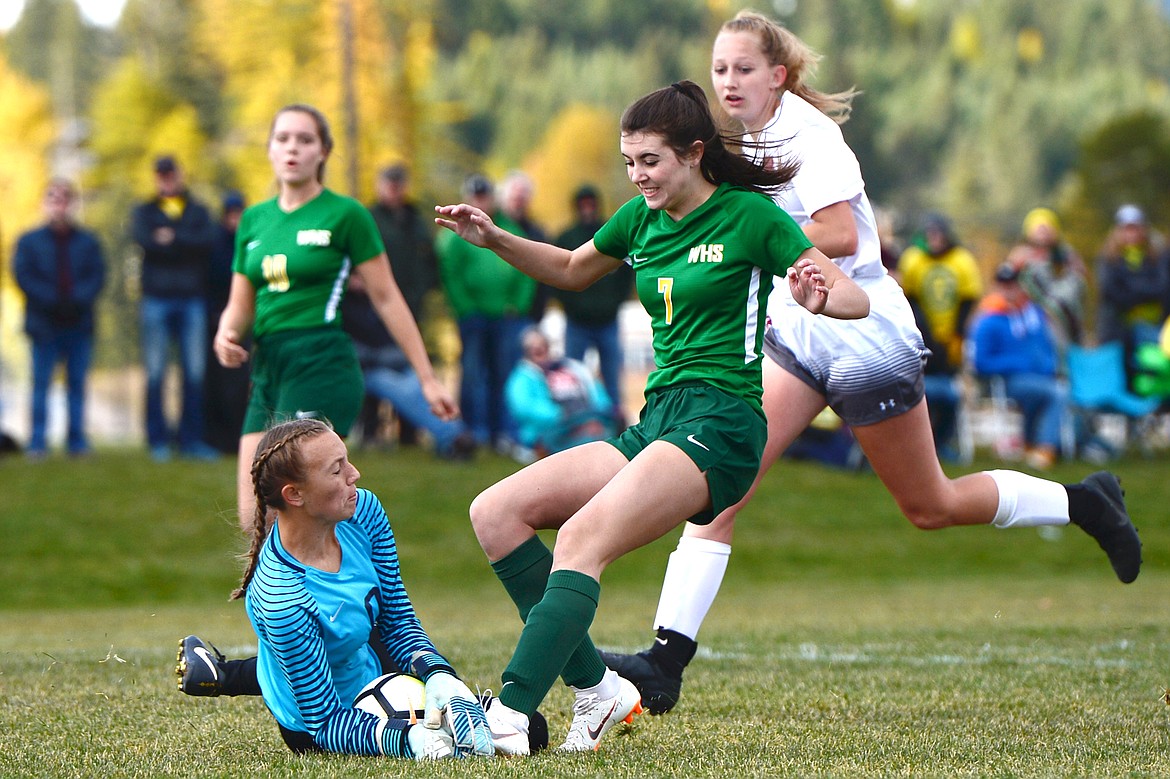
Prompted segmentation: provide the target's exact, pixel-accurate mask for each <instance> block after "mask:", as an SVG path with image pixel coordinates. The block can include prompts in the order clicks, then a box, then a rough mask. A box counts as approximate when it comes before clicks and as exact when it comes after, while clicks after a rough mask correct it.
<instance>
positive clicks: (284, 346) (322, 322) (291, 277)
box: [213, 105, 458, 532]
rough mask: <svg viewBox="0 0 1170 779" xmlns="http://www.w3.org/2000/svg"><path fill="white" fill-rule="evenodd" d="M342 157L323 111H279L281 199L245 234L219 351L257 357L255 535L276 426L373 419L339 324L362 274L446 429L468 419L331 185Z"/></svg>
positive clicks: (357, 215)
mask: <svg viewBox="0 0 1170 779" xmlns="http://www.w3.org/2000/svg"><path fill="white" fill-rule="evenodd" d="M332 150H333V136H332V134H331V133H330V131H329V125H328V123H327V122H326V120H325V117H324V116H322V115H321V113H320V112H319V111H317V110H316V109H315V108H312V107H311V106H306V105H290V106H286V107H285V108H282V109H281V110H280V111H278V112H277V114H276V117H275V119H273V122H272V128H271V131H270V133H269V138H268V160H269V162H270V163H271V165H272V170H273V173H274V174H275V175H276V180H277V184H278V185H279V187H280V193H279V194H278V195H277V196H276V197H275V198H272V199H271V200H267V201H264V202H262V203H257V204H256V205H254V206H252V207H251V208H249V209H247V210H246V211H244V214H243V216H242V218H241V219H240V227H239V231H238V232H237V233H236V251H235V257H234V259H233V262H232V270H233V274H232V286H231V292H230V294H229V297H228V304H227V307H226V308H225V309H224V312H223V314H222V316H221V317H220V320H219V329H218V330H217V331H216V334H215V341H214V343H213V346H214V349H215V356H216V358H217V359H218V360H219V361H220V363H222V364H223V365H224V366H226V367H229V368H232V367H236V366H238V365H241V364H243V363H244V362H246V361H248V359H249V356H250V357H251V361H252V392H251V397H250V398H249V401H248V410H247V413H246V415H245V418H244V428H243V431H242V434H241V436H240V454H239V469H238V476H237V495H238V499H239V517H240V526H241V527H242V528H243V529H244V531H245V532H247V531H249V530H250V527H251V523H252V516H253V507H254V505H255V503H254V499H253V497H252V480H251V474H250V473H249V466H250V465H251V463H252V457H253V455H254V453H255V451H256V444H257V442H259V440H260V437H261V436H262V435H263V433H264V431H265V430H266V429H268V428H269V427H270V426H271V425H272V423H273V422H281V421H285V420H288V419H294V418H306V417H315V418H320V419H327V420H328V421H329V422H330V424H331V425H332V426H333V429H334V430H335V431H336V432H337V433H338V435H340V436H342V437H343V438H344V437H345V435H346V434H347V433H348V432H349V428H350V425H351V424H352V423H353V420H354V419H355V418H356V417H357V415H358V412H359V411H360V410H361V404H362V398H363V396H364V395H365V388H364V387H365V384H364V381H363V379H362V371H361V367H360V366H359V365H358V359H357V354H356V353H355V352H354V347H353V343H352V342H351V341H350V339H349V336H348V335H346V333H345V332H343V331H342V329H341V317H340V314H339V310H340V305H341V297H342V295H343V294H344V292H345V284H346V280H347V279H348V278H349V274H350V273H351V272H352V273H357V274H358V275H359V276H360V277H361V278H362V281H364V282H365V287H366V290H367V291H368V293H369V296H370V299H371V301H372V302H373V304H374V308H375V309H376V310H377V312H378V315H379V316H380V317H381V319H382V321H383V322H384V323H385V325H386V328H387V329H388V330H389V331H390V333H391V335H393V336H394V340H395V341H397V342H398V343H399V345H401V346H402V350H403V351H404V352H405V353H406V356H407V358H408V359H409V360H410V364H411V366H412V367H413V368H414V370H415V372H416V373H418V377H419V380H420V381H421V382H422V389H423V394H424V395H425V396H426V398H427V401H428V402H429V404H430V406H431V410H432V411H434V412H435V414H436V415H437V416H439V417H440V418H442V419H451V418H452V417H454V416H457V415H458V408H457V407H456V405H455V402H454V400H452V398H451V395H450V393H449V392H448V391H447V389H446V388H445V387H444V386H443V384H442V383H440V382H439V380H438V379H437V378H436V377H435V372H434V370H433V369H432V367H431V363H430V359H429V358H428V357H427V353H426V348H425V347H424V345H423V341H422V336H420V335H419V331H418V326H417V324H416V323H415V321H414V317H413V316H412V315H411V313H410V309H409V308H408V307H407V305H406V301H405V299H404V298H403V297H402V292H401V291H400V290H399V289H398V284H397V283H395V281H394V276H393V274H392V273H391V272H390V263H389V261H388V260H387V258H386V250H385V248H384V247H383V246H382V239H381V237H380V236H379V234H378V228H377V226H376V225H375V224H374V220H373V217H371V216H370V214H369V212H368V211H367V210H366V209H365V208H364V207H363V206H362V205H361V203H359V202H357V201H356V200H354V199H353V198H349V197H344V196H342V195H338V194H336V193H334V192H332V191H331V190H329V189H328V188H326V187H325V186H324V184H323V183H322V181H323V178H324V171H325V163H326V161H327V160H328V158H329V153H330V152H331V151H332ZM249 333H250V334H251V336H252V338H253V339H254V347H253V349H252V353H251V355H249V352H248V348H247V346H246V342H247V336H248V334H249Z"/></svg>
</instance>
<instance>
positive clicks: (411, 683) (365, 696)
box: [353, 673, 426, 722]
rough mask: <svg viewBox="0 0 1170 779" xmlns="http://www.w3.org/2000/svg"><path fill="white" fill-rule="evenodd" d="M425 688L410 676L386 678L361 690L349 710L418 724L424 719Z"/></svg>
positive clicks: (377, 680)
mask: <svg viewBox="0 0 1170 779" xmlns="http://www.w3.org/2000/svg"><path fill="white" fill-rule="evenodd" d="M425 691H426V685H424V684H423V683H422V680H421V679H419V678H418V677H416V676H411V675H410V674H400V673H393V674H386V675H385V676H379V677H378V678H377V679H375V680H374V681H372V682H370V683H369V684H367V685H366V686H365V687H363V688H362V691H361V692H359V693H358V694H357V697H356V698H354V701H353V706H354V708H355V709H361V710H362V711H364V712H367V713H369V714H373V715H374V716H375V717H381V718H382V719H401V720H409V721H410V722H418V721H420V720H421V719H422V718H423V717H424V716H425V708H426V694H425Z"/></svg>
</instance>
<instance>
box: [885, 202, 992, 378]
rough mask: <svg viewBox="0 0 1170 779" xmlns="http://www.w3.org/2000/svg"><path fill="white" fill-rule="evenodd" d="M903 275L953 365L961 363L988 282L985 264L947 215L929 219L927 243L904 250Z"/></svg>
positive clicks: (924, 233) (908, 291)
mask: <svg viewBox="0 0 1170 779" xmlns="http://www.w3.org/2000/svg"><path fill="white" fill-rule="evenodd" d="M898 272H899V274H900V275H901V277H902V289H903V290H905V292H906V297H907V298H909V299H910V301H911V302H913V303H916V304H917V305H918V306H919V307H920V308H921V309H922V314H923V316H925V318H926V323H927V327H928V328H929V329H930V334H931V336H932V337H933V338H934V340H935V341H936V342H937V343H938V344H939V345H940V346H942V347H943V348H945V350H946V353H947V359H948V360H949V361H950V362H951V364H952V365H961V364H962V362H963V335H964V333H966V331H967V320H968V319H969V318H970V316H971V312H972V311H973V310H974V308H975V305H976V303H978V301H979V298H980V296H981V295H982V294H983V282H982V279H981V278H980V275H979V264H978V263H977V262H976V261H975V257H974V256H973V255H972V254H971V252H969V251H967V249H965V248H963V247H962V246H960V245H959V242H958V239H957V238H956V237H955V233H954V229H953V228H952V227H951V223H950V221H949V220H948V219H947V218H946V217H944V216H941V215H939V214H931V215H930V216H928V217H927V218H926V220H925V222H924V224H923V229H922V236H921V240H920V241H919V242H916V243H914V244H912V245H911V246H910V247H909V248H907V249H906V251H904V252H902V256H901V258H900V259H899V260H898Z"/></svg>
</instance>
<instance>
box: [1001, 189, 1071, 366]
mask: <svg viewBox="0 0 1170 779" xmlns="http://www.w3.org/2000/svg"><path fill="white" fill-rule="evenodd" d="M1007 261H1008V263H1009V264H1010V265H1011V266H1012V267H1013V268H1015V269H1016V270H1018V271H1019V272H1020V286H1021V287H1023V288H1024V291H1025V292H1027V293H1028V296H1029V297H1031V298H1032V301H1033V302H1034V303H1036V304H1037V305H1039V306H1040V307H1041V308H1042V309H1044V312H1045V313H1046V314H1048V322H1049V324H1051V325H1052V335H1053V336H1054V337H1055V338H1056V345H1057V348H1058V349H1059V351H1060V354H1062V355H1063V354H1064V351H1065V349H1066V348H1067V347H1068V345H1069V344H1082V343H1084V338H1085V303H1086V300H1087V298H1088V291H1089V287H1088V283H1087V281H1086V279H1085V276H1086V271H1085V263H1084V262H1083V261H1082V260H1081V258H1080V256H1079V255H1078V254H1077V253H1076V251H1075V250H1074V249H1073V248H1072V246H1070V245H1069V244H1068V243H1067V242H1066V241H1065V240H1064V239H1063V238H1062V237H1061V232H1060V219H1059V218H1058V217H1057V216H1056V214H1055V213H1054V212H1053V211H1051V210H1049V209H1047V208H1034V209H1032V210H1031V211H1029V212H1028V214H1027V216H1025V217H1024V225H1023V242H1022V243H1019V244H1017V245H1016V246H1014V247H1013V248H1012V250H1011V251H1010V252H1008V257H1007Z"/></svg>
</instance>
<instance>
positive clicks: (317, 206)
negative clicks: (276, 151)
mask: <svg viewBox="0 0 1170 779" xmlns="http://www.w3.org/2000/svg"><path fill="white" fill-rule="evenodd" d="M384 251H385V248H384V247H383V246H382V238H381V236H380V235H379V234H378V226H377V225H376V224H375V223H374V217H373V216H371V215H370V212H369V211H367V210H366V208H365V206H363V205H362V204H361V203H359V202H357V201H356V200H354V199H353V198H349V197H345V196H344V195H338V194H337V193H335V192H332V191H330V190H328V189H326V190H323V191H322V192H321V194H319V195H318V196H317V197H315V198H313V199H312V200H310V201H309V202H307V203H305V204H304V205H302V206H300V207H299V208H297V209H296V210H294V211H290V212H287V213H286V212H285V211H283V210H281V208H280V206H279V205H278V204H277V200H276V199H275V198H273V199H272V200H266V201H264V202H263V203H257V204H256V205H254V206H252V207H251V208H249V209H247V210H245V211H244V214H243V216H242V217H241V218H240V227H239V230H238V231H237V232H236V252H235V258H234V259H233V261H232V270H233V271H235V272H236V273H242V274H244V275H245V276H247V277H248V281H250V282H252V286H253V287H254V288H255V289H256V320H255V322H254V323H253V325H252V332H253V334H254V335H255V336H256V337H257V338H259V337H261V336H264V335H266V334H268V333H273V332H277V331H280V330H302V329H309V328H316V327H340V326H341V317H340V316H339V310H340V308H339V307H340V305H341V298H342V296H343V295H344V294H345V284H346V281H348V279H349V274H350V271H351V270H352V269H353V267H354V266H355V265H358V264H360V263H362V262H365V261H366V260H369V259H372V258H374V257H377V256H378V255H379V254H382V253H383V252H384Z"/></svg>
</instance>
